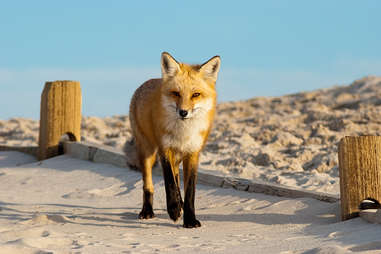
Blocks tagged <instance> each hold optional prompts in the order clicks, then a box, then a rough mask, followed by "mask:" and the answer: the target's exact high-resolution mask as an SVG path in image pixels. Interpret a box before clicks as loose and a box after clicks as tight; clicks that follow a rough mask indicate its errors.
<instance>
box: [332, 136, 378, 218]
mask: <svg viewBox="0 0 381 254" xmlns="http://www.w3.org/2000/svg"><path fill="white" fill-rule="evenodd" d="M339 170H340V197H341V219H342V220H347V219H350V218H353V217H356V216H358V214H359V205H360V203H361V202H362V201H363V200H364V199H368V198H372V199H375V200H377V201H378V202H380V201H381V136H361V137H345V138H343V139H342V140H341V141H340V144H339Z"/></svg>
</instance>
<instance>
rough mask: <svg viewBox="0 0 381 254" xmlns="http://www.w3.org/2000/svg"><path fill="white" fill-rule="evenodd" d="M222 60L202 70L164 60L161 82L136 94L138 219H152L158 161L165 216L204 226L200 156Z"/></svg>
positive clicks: (147, 84) (134, 127)
mask: <svg viewBox="0 0 381 254" xmlns="http://www.w3.org/2000/svg"><path fill="white" fill-rule="evenodd" d="M219 69H220V57H219V56H215V57H212V58H211V59H210V60H208V61H207V62H205V63H204V64H202V65H188V64H184V63H179V62H177V61H176V60H175V59H174V58H173V57H172V56H171V55H170V54H168V53H167V52H163V53H162V55H161V72H162V78H161V79H151V80H148V81H146V82H145V83H144V84H142V85H141V86H140V87H139V88H138V89H137V90H136V91H135V93H134V95H133V97H132V99H131V104H130V121H131V128H132V132H133V136H134V139H135V144H136V152H137V157H138V164H139V165H138V166H139V167H140V170H141V172H142V175H143V208H142V210H141V212H140V214H139V218H140V219H149V218H153V217H154V216H155V215H154V212H153V192H154V190H153V183H152V166H153V164H154V163H155V160H156V155H158V156H159V158H160V163H161V165H162V169H163V176H164V182H165V192H166V199H167V212H168V214H169V217H170V218H171V219H172V220H174V221H177V219H178V218H179V217H180V216H181V213H182V210H183V211H184V216H183V221H184V224H183V226H184V227H186V228H194V227H200V226H201V223H200V222H199V221H198V220H197V219H196V215H195V208H194V200H195V187H196V180H197V168H198V160H199V155H200V151H201V150H202V149H203V147H204V146H205V143H206V140H207V137H208V135H209V132H210V129H211V126H212V121H213V118H214V112H215V107H216V90H215V83H216V80H217V75H218V71H219ZM181 162H182V163H183V175H184V194H185V197H184V202H183V201H182V198H181V194H180V193H181V192H180V176H179V164H180V163H181Z"/></svg>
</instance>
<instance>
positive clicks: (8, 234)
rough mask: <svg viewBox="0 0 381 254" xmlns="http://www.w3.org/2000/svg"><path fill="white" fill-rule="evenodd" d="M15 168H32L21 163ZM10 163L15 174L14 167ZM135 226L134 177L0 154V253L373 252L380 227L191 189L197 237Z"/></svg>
mask: <svg viewBox="0 0 381 254" xmlns="http://www.w3.org/2000/svg"><path fill="white" fill-rule="evenodd" d="M20 162H26V163H29V164H24V165H19V166H16V165H17V164H19V163H20ZM12 163H13V165H14V166H12V165H11V164H12ZM154 182H155V191H156V192H155V201H154V207H155V212H156V215H157V217H156V218H154V219H152V220H138V219H137V214H138V212H139V210H140V207H141V204H142V200H141V199H142V190H141V189H142V182H141V180H140V174H139V173H138V172H135V171H131V170H128V169H125V168H117V167H114V166H110V165H105V164H96V163H92V162H88V161H81V160H77V159H74V158H71V157H68V156H66V155H63V156H59V157H55V158H53V159H49V160H46V161H42V162H31V157H29V156H27V155H24V154H21V153H18V152H0V209H1V210H0V253H36V254H37V253H40V254H41V253H284V254H285V253H309V254H312V253H352V252H361V253H380V251H381V238H380V235H381V226H380V225H375V224H369V223H367V222H365V221H364V220H362V219H361V218H357V219H352V220H350V221H346V222H339V219H338V218H339V216H338V214H339V204H338V203H334V204H330V203H324V202H320V201H317V200H313V199H307V198H305V199H286V198H280V197H273V196H266V195H262V194H254V193H247V192H240V191H236V190H233V189H222V188H212V187H207V186H203V185H198V186H197V192H196V212H197V214H198V218H199V219H200V220H201V222H202V227H201V228H198V229H185V228H183V227H182V226H181V225H182V222H181V221H179V222H177V223H173V222H172V221H171V220H170V219H169V217H168V215H167V213H166V211H165V194H164V184H163V181H162V179H161V178H160V177H155V178H154Z"/></svg>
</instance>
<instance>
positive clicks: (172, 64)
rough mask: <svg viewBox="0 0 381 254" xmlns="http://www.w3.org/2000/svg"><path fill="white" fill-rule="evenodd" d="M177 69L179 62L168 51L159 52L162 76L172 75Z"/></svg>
mask: <svg viewBox="0 0 381 254" xmlns="http://www.w3.org/2000/svg"><path fill="white" fill-rule="evenodd" d="M179 70H180V66H179V63H178V62H177V61H176V60H175V59H174V58H173V57H172V56H171V55H170V54H169V53H167V52H163V53H162V54H161V74H162V77H163V78H166V77H173V76H174V75H175V74H176V73H177V72H178V71H179Z"/></svg>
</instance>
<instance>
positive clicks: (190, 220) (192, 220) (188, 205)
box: [184, 173, 201, 228]
mask: <svg viewBox="0 0 381 254" xmlns="http://www.w3.org/2000/svg"><path fill="white" fill-rule="evenodd" d="M196 180H197V175H196V173H193V174H191V175H190V176H189V178H188V183H187V187H186V191H185V198H184V227H185V228H198V227H201V223H200V221H198V220H197V219H196V215H195V209H194V199H195V193H196Z"/></svg>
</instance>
